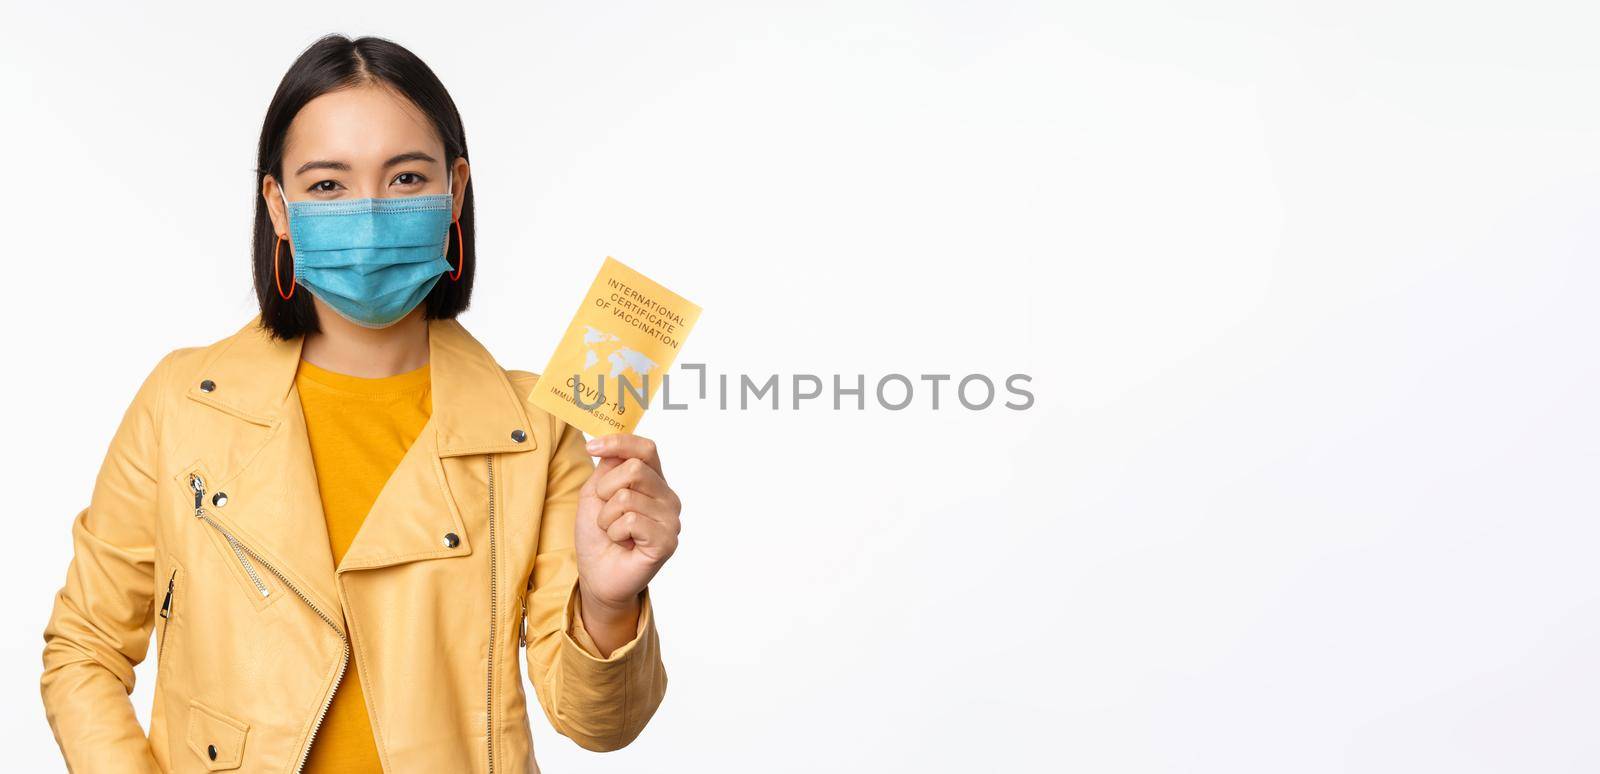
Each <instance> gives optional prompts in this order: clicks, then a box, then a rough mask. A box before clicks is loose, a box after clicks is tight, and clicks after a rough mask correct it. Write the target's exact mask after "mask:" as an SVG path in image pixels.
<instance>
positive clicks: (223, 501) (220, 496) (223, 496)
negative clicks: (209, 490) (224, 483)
mask: <svg viewBox="0 0 1600 774" xmlns="http://www.w3.org/2000/svg"><path fill="white" fill-rule="evenodd" d="M211 504H212V505H215V506H217V507H218V508H221V507H222V506H224V505H227V504H228V493H227V492H218V493H216V494H214V495H212V496H211Z"/></svg>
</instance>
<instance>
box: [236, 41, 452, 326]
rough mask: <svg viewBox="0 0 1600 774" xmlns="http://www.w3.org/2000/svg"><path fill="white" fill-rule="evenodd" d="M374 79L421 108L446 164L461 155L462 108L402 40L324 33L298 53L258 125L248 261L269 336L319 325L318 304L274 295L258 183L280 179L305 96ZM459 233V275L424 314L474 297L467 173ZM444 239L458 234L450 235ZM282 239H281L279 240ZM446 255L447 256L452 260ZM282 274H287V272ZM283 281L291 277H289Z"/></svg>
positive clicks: (439, 289)
mask: <svg viewBox="0 0 1600 774" xmlns="http://www.w3.org/2000/svg"><path fill="white" fill-rule="evenodd" d="M364 83H377V84H381V85H384V86H388V87H390V88H393V89H394V90H395V91H397V92H398V93H400V94H403V95H405V96H406V97H407V98H409V99H410V100H411V101H412V102H413V103H414V104H416V106H417V108H418V109H419V110H421V111H422V114H423V115H425V116H427V117H428V119H429V120H430V121H432V122H433V127H434V130H435V131H437V132H438V133H439V137H440V138H441V139H442V140H443V141H444V153H445V164H446V165H449V164H453V163H455V160H456V159H457V158H458V157H459V158H466V157H467V135H466V130H465V129H464V128H463V127H462V125H461V114H460V113H458V112H456V103H455V101H454V100H452V99H451V98H450V92H448V91H446V90H445V88H444V84H443V83H441V82H440V81H439V78H438V76H436V75H434V74H433V70H431V69H429V68H428V65H426V64H424V63H423V61H422V60H421V59H419V58H418V57H417V55H416V54H413V53H411V51H409V50H408V49H406V48H405V47H404V46H401V45H400V44H398V43H395V42H393V41H389V40H384V39H383V38H375V37H362V38H356V39H355V40H351V39H350V38H347V37H345V36H343V35H326V36H323V37H322V38H319V39H318V40H317V42H315V43H313V44H311V47H309V48H307V49H306V50H305V51H304V52H303V53H301V54H300V57H299V58H298V59H295V60H294V64H292V65H290V66H289V71H288V72H286V73H284V75H283V80H282V81H281V82H279V83H278V91H277V93H276V94H273V95H272V103H271V104H269V105H268V106H267V116H266V119H265V120H264V121H263V122H262V124H261V142H260V145H259V147H258V148H257V151H256V176H255V182H256V186H255V189H254V190H253V191H252V193H253V194H254V196H255V201H256V219H255V232H254V237H253V239H252V248H253V250H252V252H253V256H252V260H253V267H254V271H253V274H254V279H255V286H256V301H257V302H259V303H260V305H261V324H262V326H263V327H265V328H267V329H268V330H269V331H270V332H271V334H272V335H273V336H274V337H277V338H280V339H292V338H294V337H296V336H300V335H303V334H306V333H316V332H318V331H319V330H320V328H319V327H318V324H317V308H316V306H315V305H314V304H312V302H311V297H310V294H309V293H298V294H294V297H293V298H290V299H289V300H287V301H285V300H283V298H282V297H281V296H279V295H278V284H277V281H276V279H277V278H275V277H273V275H272V272H273V266H272V264H273V261H272V253H273V249H274V247H275V246H276V243H277V241H278V234H277V231H276V230H274V229H273V227H272V218H271V217H270V216H269V215H268V212H267V203H266V200H265V199H264V198H263V197H262V195H261V185H262V181H263V180H264V179H265V178H266V176H267V175H272V177H273V178H274V179H275V180H277V181H278V184H279V185H280V186H281V185H282V184H283V143H284V136H285V135H286V134H288V132H289V124H290V122H292V121H293V120H294V117H295V115H296V114H297V113H299V112H300V109H301V108H302V107H305V104H306V103H307V102H310V101H311V100H313V99H316V98H317V97H319V96H321V95H323V94H326V93H328V92H330V91H338V90H339V89H344V88H348V87H351V86H357V85H360V84H364ZM458 222H459V223H460V225H461V236H460V240H459V246H458V248H457V249H458V250H459V252H458V254H457V256H456V259H457V260H458V261H460V262H459V263H457V262H456V261H451V263H452V264H454V265H455V266H459V267H461V275H460V278H459V279H457V280H453V281H450V282H439V283H436V284H435V285H434V286H433V290H432V291H430V292H429V293H428V295H427V297H426V298H425V299H423V302H422V303H423V304H424V306H425V307H426V309H425V310H424V312H423V314H424V315H425V316H426V317H428V318H429V319H440V320H447V319H454V318H455V316H456V315H458V314H460V313H461V312H463V311H465V310H466V308H467V304H468V302H469V301H470V300H471V298H472V278H473V275H474V273H475V269H476V268H477V263H478V262H477V261H476V260H474V251H473V234H474V229H473V217H472V179H471V178H470V177H469V178H467V189H466V193H465V195H464V197H463V199H462V205H461V216H460V218H459V219H458ZM451 231H452V232H454V231H455V229H454V228H452V229H451ZM450 236H451V239H450V242H451V243H452V244H455V243H456V242H457V239H456V238H455V234H454V233H452V234H451V235H450ZM285 241H287V240H285ZM450 257H451V256H446V258H447V259H448V258H450ZM291 260H292V259H291V258H290V253H289V251H287V250H286V251H285V252H284V256H283V266H284V268H285V269H286V270H288V269H290V267H292V265H293V264H292V263H291V262H290V261H291ZM286 273H287V272H286ZM285 279H287V280H289V281H290V282H293V278H292V277H286V278H285Z"/></svg>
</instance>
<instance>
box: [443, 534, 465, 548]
mask: <svg viewBox="0 0 1600 774" xmlns="http://www.w3.org/2000/svg"><path fill="white" fill-rule="evenodd" d="M459 545H461V538H458V537H456V533H454V532H446V533H444V547H445V548H455V547H456V546H459Z"/></svg>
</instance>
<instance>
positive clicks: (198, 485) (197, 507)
mask: <svg viewBox="0 0 1600 774" xmlns="http://www.w3.org/2000/svg"><path fill="white" fill-rule="evenodd" d="M189 486H190V488H192V489H194V515H195V518H197V519H204V520H205V522H206V523H207V524H210V525H211V526H212V527H213V528H215V529H216V530H217V531H218V532H220V533H222V536H223V537H225V538H227V539H228V545H231V546H233V547H234V550H235V551H243V552H244V553H247V554H249V555H250V556H253V557H255V560H256V561H257V562H260V563H261V566H262V567H265V568H267V571H268V572H270V573H272V574H273V576H274V577H276V578H277V579H278V581H279V582H280V583H282V584H283V585H284V586H285V587H286V588H288V589H289V590H290V591H293V592H294V593H295V596H297V597H300V601H302V602H304V603H306V606H307V607H309V608H311V612H313V613H316V614H317V617H318V618H321V619H322V622H323V623H325V624H327V625H328V628H330V629H332V630H333V633H334V634H337V635H339V644H340V645H341V646H343V649H344V650H343V652H342V653H340V654H339V677H338V678H337V679H335V680H334V681H333V690H331V691H329V692H328V695H327V697H326V698H324V699H323V700H322V709H321V710H320V711H318V712H317V723H316V725H314V726H312V727H311V736H310V737H309V738H308V739H306V747H305V749H304V750H301V751H300V762H299V763H297V764H295V767H294V770H295V771H296V772H300V771H303V770H304V769H305V767H306V757H307V756H308V755H310V754H311V745H312V743H313V742H315V741H316V738H317V731H319V730H320V729H321V728H322V721H323V719H324V718H326V717H327V716H328V705H330V704H332V703H333V695H334V694H335V693H337V692H338V690H339V684H340V683H341V682H343V681H344V671H345V668H346V667H347V666H349V664H350V641H349V640H348V639H346V638H345V636H344V631H343V630H341V629H340V628H339V625H338V624H336V623H334V621H333V619H332V618H329V617H328V614H327V613H324V612H322V608H320V607H317V605H316V603H314V602H312V601H311V598H310V597H308V596H306V594H305V592H303V591H301V590H300V587H299V586H296V585H294V584H293V583H292V582H290V581H289V579H288V578H285V577H284V576H283V573H281V572H279V571H278V568H276V567H273V566H272V563H271V562H268V561H267V560H265V559H263V558H262V557H261V555H260V554H258V553H256V552H255V551H253V550H251V548H250V547H249V546H247V545H245V544H244V543H241V542H239V541H238V540H237V539H235V538H234V537H233V535H232V534H231V533H229V532H228V530H227V528H226V527H223V526H222V525H221V524H218V523H217V521H216V520H215V519H213V518H211V514H209V513H207V512H206V509H205V506H204V505H203V504H202V501H203V497H204V495H205V492H206V485H205V482H204V481H202V480H201V479H200V477H199V476H198V475H195V474H193V473H191V474H189ZM240 558H241V559H243V556H241V557H240ZM245 566H246V567H247V568H248V567H249V566H250V565H249V564H246V565H245ZM251 577H252V578H255V580H256V581H257V583H259V582H260V579H259V578H256V577H255V573H253V572H252V573H251Z"/></svg>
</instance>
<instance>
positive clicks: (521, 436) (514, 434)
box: [511, 427, 528, 443]
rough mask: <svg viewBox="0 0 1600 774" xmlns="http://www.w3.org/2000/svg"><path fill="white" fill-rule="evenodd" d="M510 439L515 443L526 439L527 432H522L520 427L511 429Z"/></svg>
mask: <svg viewBox="0 0 1600 774" xmlns="http://www.w3.org/2000/svg"><path fill="white" fill-rule="evenodd" d="M511 440H513V441H516V442H517V443H522V442H523V441H526V440H528V434H527V433H524V432H522V428H520V427H519V428H517V429H515V430H512V431H511Z"/></svg>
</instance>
